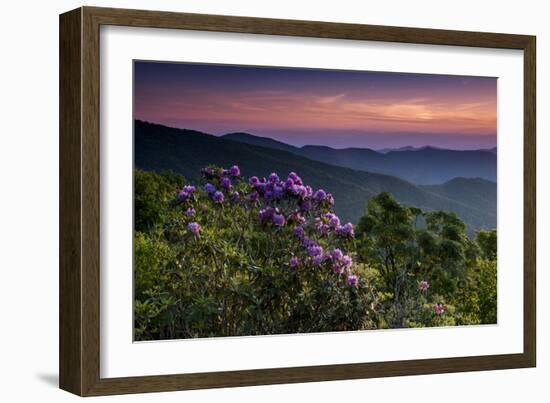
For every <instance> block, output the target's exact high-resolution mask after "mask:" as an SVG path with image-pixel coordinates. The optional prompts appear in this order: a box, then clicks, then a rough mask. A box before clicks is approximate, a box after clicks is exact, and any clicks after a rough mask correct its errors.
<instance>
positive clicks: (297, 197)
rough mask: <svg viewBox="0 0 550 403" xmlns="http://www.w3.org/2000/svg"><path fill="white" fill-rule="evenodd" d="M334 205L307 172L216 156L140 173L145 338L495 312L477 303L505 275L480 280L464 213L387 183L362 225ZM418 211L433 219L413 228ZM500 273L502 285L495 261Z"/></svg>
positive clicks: (139, 302) (465, 318)
mask: <svg viewBox="0 0 550 403" xmlns="http://www.w3.org/2000/svg"><path fill="white" fill-rule="evenodd" d="M365 202H366V201H365ZM335 203H337V201H335V200H334V197H333V196H332V195H331V193H330V192H329V191H327V190H324V189H312V188H311V187H310V186H308V184H307V183H305V182H304V181H303V180H302V178H300V176H299V173H297V172H290V173H287V174H286V175H284V176H279V175H278V174H277V173H271V174H270V175H269V176H268V177H266V178H263V177H257V176H251V177H246V178H245V177H243V176H242V175H241V172H240V169H239V167H238V166H236V165H235V166H232V167H228V168H226V169H224V168H220V167H214V166H210V167H205V168H204V169H203V170H202V172H201V180H197V181H189V182H186V181H184V180H183V178H181V177H178V176H176V175H171V174H164V175H157V174H153V173H149V172H143V171H139V170H138V171H136V175H135V227H136V228H135V229H136V232H135V242H134V244H135V336H136V339H137V340H158V339H174V338H192V337H213V336H216V337H217V336H242V335H261V334H281V333H302V332H327V331H346V330H368V329H376V328H383V327H406V326H435V325H449V324H450V325H453V324H467V323H481V322H483V321H484V320H485V321H486V322H487V321H488V322H490V321H491V320H492V319H493V318H492V317H491V316H490V315H489V316H488V317H485V318H483V320H482V319H480V318H481V317H482V315H481V313H480V310H479V309H477V310H476V307H478V308H479V304H480V301H481V300H482V299H483V298H485V299H483V301H484V303H486V304H488V305H491V302H490V301H491V296H487V295H486V294H488V293H489V294H490V293H491V292H493V291H492V290H493V286H492V284H486V288H487V289H484V290H483V292H482V293H480V292H478V291H479V290H478V288H479V287H478V283H479V282H480V281H479V276H480V274H479V273H478V272H477V271H476V270H478V268H479V267H480V264H479V262H480V259H482V257H481V255H482V252H481V248H480V247H479V246H478V243H477V242H476V241H475V240H469V239H468V238H467V237H466V236H465V235H464V228H463V227H461V226H460V225H459V224H458V223H457V222H454V224H453V219H456V220H458V219H457V218H456V216H452V215H449V216H447V215H444V214H443V213H423V212H422V211H420V210H419V209H414V208H408V207H405V206H401V205H399V204H398V203H397V202H395V200H393V199H392V198H391V195H388V194H383V195H380V196H378V198H373V199H371V202H369V208H368V209H367V211H366V215H365V217H364V218H363V219H362V221H361V222H360V223H359V227H358V228H354V225H353V224H352V223H347V222H341V220H340V218H339V217H338V215H337V214H336V213H335V211H334V206H335ZM384 203H386V205H384ZM388 203H389V204H388ZM438 214H439V215H438ZM418 217H422V220H423V221H425V223H426V224H425V225H424V226H423V228H422V229H416V228H415V227H414V226H413V220H415V221H418ZM377 220H378V221H377ZM458 221H460V220H458ZM451 224H453V225H454V226H453V225H451ZM414 225H416V222H415V223H414ZM462 225H463V224H462ZM451 227H452V228H451ZM484 241H485V242H484V243H483V245H491V243H490V242H487V236H486V235H485V238H484ZM485 249H487V247H486V248H485ZM487 253H490V252H487ZM495 256H496V255H495ZM485 261H487V259H485ZM485 264H487V263H485ZM495 268H496V265H495ZM478 271H479V270H478ZM486 273H489V271H488V270H485V272H484V273H483V274H484V275H485V274H486ZM490 273H491V274H492V271H491V272H490ZM482 277H483V276H482ZM494 277H495V285H494V288H495V291H494V292H495V293H496V270H495V271H494ZM484 278H485V277H484ZM486 283H487V281H486ZM464 284H469V285H470V286H473V291H472V290H470V291H471V292H470V291H469V290H467V289H466V290H465V289H463V288H461V285H464ZM481 294H483V295H481ZM495 295H496V294H495ZM494 299H495V301H494V303H495V304H496V297H495V298H494ZM457 301H461V302H460V306H458V304H457ZM490 309H492V306H488V307H485V308H484V309H483V313H484V314H486V313H487V310H490ZM494 315H495V317H496V308H495V314H494Z"/></svg>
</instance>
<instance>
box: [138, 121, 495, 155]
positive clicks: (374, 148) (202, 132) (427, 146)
mask: <svg viewBox="0 0 550 403" xmlns="http://www.w3.org/2000/svg"><path fill="white" fill-rule="evenodd" d="M133 120H134V121H139V122H143V123H148V124H152V125H157V126H163V127H166V128H169V129H176V130H189V131H194V132H198V133H201V134H205V135H208V136H213V137H217V138H222V137H225V136H227V135H230V134H246V135H249V136H252V137H256V138H261V139H266V140H271V141H274V142H277V143H280V144H283V145H286V146H289V147H295V148H298V149H301V148H304V147H327V148H330V149H333V150H352V149H356V150H357V149H359V150H371V151H376V152H380V151H385V150H388V151H396V150H399V149H402V148H412V149H414V150H422V149H426V148H432V149H438V150H447V151H488V152H490V151H492V150H495V149H497V145H494V146H489V147H483V146H479V147H475V146H474V147H471V148H449V147H442V146H438V145H434V144H428V143H426V144H423V145H416V146H414V145H412V144H410V143H403V145H397V146H385V147H370V146H364V147H359V146H346V147H335V146H332V145H327V144H316V143H308V144H303V145H297V144H291V143H288V142H286V141H283V140H279V139H276V138H274V137H271V136H266V135H263V134H262V135H259V134H253V133H251V132H250V131H243V130H236V131H232V130H229V131H227V130H226V131H224V132H223V133H222V134H215V133H211V132H206V131H204V130H199V129H194V128H191V127H181V126H177V125H168V124H166V123H159V122H153V121H149V120H144V119H139V118H133ZM396 134H418V133H401V132H393V133H391V134H389V133H388V134H387V135H390V136H391V135H396ZM369 135H371V136H372V135H373V134H371V133H365V136H369ZM377 135H384V133H377ZM423 135H427V136H434V135H433V134H430V133H423ZM456 136H460V134H456ZM480 137H496V134H495V135H490V134H487V135H481V136H480Z"/></svg>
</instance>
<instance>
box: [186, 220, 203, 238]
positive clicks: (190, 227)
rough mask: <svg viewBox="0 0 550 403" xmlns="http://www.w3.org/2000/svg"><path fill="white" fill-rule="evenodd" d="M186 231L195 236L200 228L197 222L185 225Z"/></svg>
mask: <svg viewBox="0 0 550 403" xmlns="http://www.w3.org/2000/svg"><path fill="white" fill-rule="evenodd" d="M187 229H188V230H189V231H190V232H191V233H192V234H195V235H197V234H198V233H199V232H200V230H201V226H200V224H199V223H198V222H190V223H189V224H187Z"/></svg>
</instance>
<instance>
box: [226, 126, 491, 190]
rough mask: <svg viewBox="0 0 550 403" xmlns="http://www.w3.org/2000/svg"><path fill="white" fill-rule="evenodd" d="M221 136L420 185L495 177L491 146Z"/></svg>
mask: <svg viewBox="0 0 550 403" xmlns="http://www.w3.org/2000/svg"><path fill="white" fill-rule="evenodd" d="M222 137H223V138H224V139H228V140H232V141H238V142H241V143H246V144H252V145H256V146H261V147H268V148H273V149H277V150H283V151H288V152H291V153H294V154H297V155H300V156H302V157H306V158H309V159H313V160H316V161H321V162H327V163H330V164H332V165H338V166H341V167H346V168H351V169H355V170H361V171H367V172H376V173H382V174H387V175H392V176H397V177H399V178H402V179H405V180H407V181H409V182H413V183H415V184H419V185H433V184H440V183H444V182H446V181H448V180H450V179H453V178H457V177H464V178H482V179H487V180H490V181H496V175H497V160H496V158H497V156H496V148H495V149H490V150H464V151H463V150H447V149H441V148H435V147H429V146H426V147H420V148H414V147H411V146H407V147H402V148H399V149H394V150H390V149H384V150H378V151H375V150H371V149H369V148H345V149H334V148H331V147H327V146H316V145H306V146H303V147H294V146H291V145H289V144H285V143H282V142H280V141H276V140H273V139H271V138H268V137H259V136H254V135H251V134H248V133H230V134H226V135H225V136H222Z"/></svg>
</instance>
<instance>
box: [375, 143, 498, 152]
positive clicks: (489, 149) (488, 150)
mask: <svg viewBox="0 0 550 403" xmlns="http://www.w3.org/2000/svg"><path fill="white" fill-rule="evenodd" d="M423 148H434V149H437V150H445V148H441V147H433V146H427V145H426V146H422V147H413V146H404V147H398V148H380V149H377V150H376V151H377V152H379V153H381V154H387V153H389V152H390V151H418V150H422V149H423ZM467 151H470V150H467ZM471 151H486V152H490V153H493V154H496V152H497V148H496V147H493V148H480V149H477V150H471Z"/></svg>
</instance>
